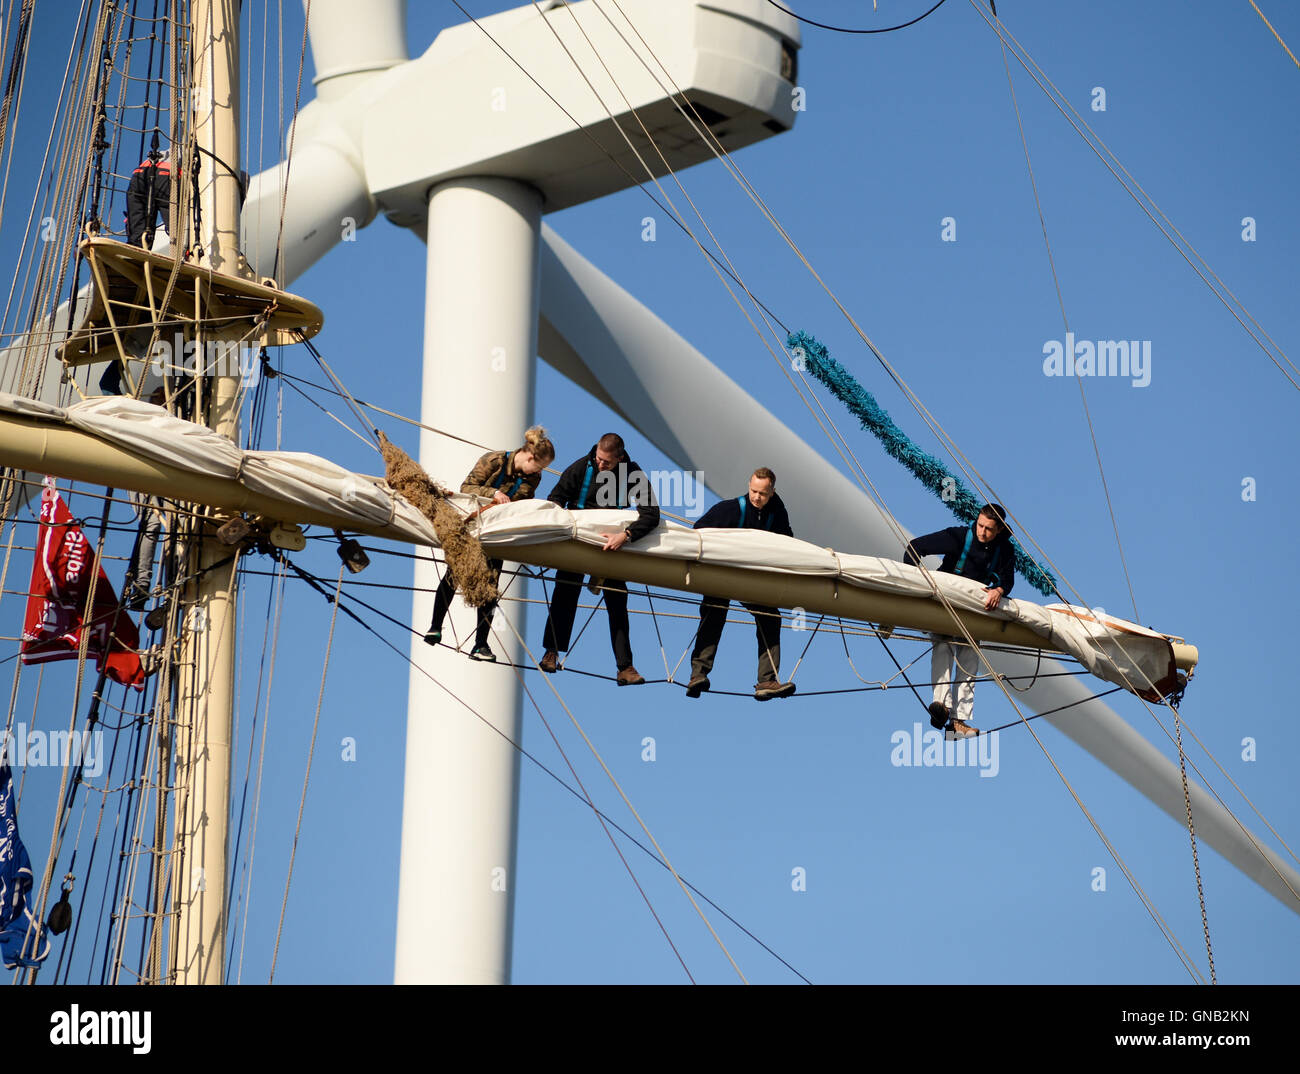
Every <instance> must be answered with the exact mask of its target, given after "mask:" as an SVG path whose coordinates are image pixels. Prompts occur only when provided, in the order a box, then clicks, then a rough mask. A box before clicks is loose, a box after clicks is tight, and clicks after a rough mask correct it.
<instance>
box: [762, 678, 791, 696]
mask: <svg viewBox="0 0 1300 1074" xmlns="http://www.w3.org/2000/svg"><path fill="white" fill-rule="evenodd" d="M792 693H794V683H792V682H777V681H776V680H775V679H768V680H767V682H760V683H759V684H758V685H757V686H755V687H754V700H755V701H771V700H772V698H774V697H789V696H790V695H791V694H792Z"/></svg>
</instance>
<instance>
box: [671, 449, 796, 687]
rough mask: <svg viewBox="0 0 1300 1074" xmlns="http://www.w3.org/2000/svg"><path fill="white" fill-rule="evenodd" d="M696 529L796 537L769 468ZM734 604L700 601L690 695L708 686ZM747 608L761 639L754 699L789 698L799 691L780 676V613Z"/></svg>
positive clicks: (705, 516)
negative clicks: (741, 494) (753, 532)
mask: <svg viewBox="0 0 1300 1074" xmlns="http://www.w3.org/2000/svg"><path fill="white" fill-rule="evenodd" d="M695 528H696V529H697V530H702V529H713V528H726V529H755V530H766V531H767V532H769V533H780V534H783V535H784V536H786V537H793V536H794V531H793V530H791V529H790V515H789V514H788V513H787V512H786V509H785V504H784V503H782V502H781V497H780V496H778V495H777V494H776V474H774V473H773V472H772V471H771V470H769V469H768V468H767V467H766V466H760V467H759V468H758V469H757V470H755V471H754V473H753V476H751V477H750V479H749V491H748V492H747V493H746V494H745V495H744V496H738V497H737V498H736V499H734V500H723V501H722V502H721V503H715V504H714V505H713V506H712V507H710V508H709V509H708V510H707V511H706V512H705V513H704V514H703V515H701V516H700V518H699V519H698V520H697V521H696V523H695ZM730 605H731V601H729V600H727V599H725V598H723V597H705V598H704V599H703V600H701V601H700V628H699V630H698V631H697V632H696V635H695V649H694V651H693V652H692V653H691V678H690V681H689V682H688V683H687V684H686V696H687V697H699V696H700V694H701V693H703V692H704V691H705V690H707V689H708V688H709V672H710V671H712V670H713V661H714V658H715V657H716V656H717V655H718V642H719V641H720V640H721V638H722V628H723V627H724V626H726V624H727V609H728V608H729V607H730ZM745 608H746V610H747V611H749V613H750V614H751V615H752V616H753V617H754V633H755V635H756V636H757V638H758V682H757V683H755V685H754V698H755V700H757V701H770V700H771V699H772V698H774V697H789V696H790V695H791V694H793V693H794V683H792V682H781V680H780V669H781V611H780V609H779V608H769V607H768V606H767V605H765V604H745Z"/></svg>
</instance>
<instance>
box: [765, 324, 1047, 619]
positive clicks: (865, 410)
mask: <svg viewBox="0 0 1300 1074" xmlns="http://www.w3.org/2000/svg"><path fill="white" fill-rule="evenodd" d="M785 342H786V346H787V347H789V348H790V351H791V353H792V354H794V355H795V356H796V357H798V356H799V355H801V354H802V356H803V359H804V366H805V368H806V369H807V370H808V372H809V373H811V374H812V375H813V376H814V377H816V378H817V379H818V380H819V381H821V382H822V383H823V384H825V385H826V387H827V388H829V389H830V390H831V392H832V393H833V394H834V395H835V398H837V399H838V400H839V401H840V402H841V403H843V404H844V405H845V406H846V407H848V408H849V410H851V411H852V412H853V413H854V415H855V416H856V417H857V419H858V420H859V421H860V422H861V423H862V427H863V428H864V429H866V430H867V432H869V433H871V434H872V435H873V436H874V437H875V438H876V439H877V440H879V441H880V442H881V443H882V444H883V445H884V446H885V450H886V451H887V452H888V453H889V454H890V455H892V456H893V457H894V458H896V459H897V460H898V461H899V462H901V463H902V464H903V465H904V466H906V467H907V468H908V469H909V470H911V471H912V473H913V474H915V475H916V477H917V478H919V479H920V481H921V483H922V484H923V485H924V486H925V487H926V488H928V489H929V490H930V491H931V492H933V493H934V494H935V495H936V496H938V497H939V498H940V499H941V500H943V501H944V503H946V504H947V505H948V507H949V508H951V509H952V513H953V514H954V515H956V516H957V517H958V518H959V519H960V520H961V521H963V522H967V523H970V522H974V521H975V519H976V517H977V516H978V515H979V510H980V508H981V507H983V506H984V504H983V502H982V501H980V500H977V499H976V498H975V496H974V494H973V493H972V492H971V491H970V489H968V488H967V487H966V484H965V482H963V481H962V479H961V478H960V477H956V476H954V475H953V474H950V473H949V472H948V468H947V467H946V466H944V464H943V463H942V462H940V461H939V460H938V459H936V458H935V457H934V456H933V455H930V454H927V453H926V452H924V451H922V450H921V449H920V448H919V447H917V446H916V445H915V444H913V443H912V441H911V440H909V439H908V438H907V434H906V433H904V432H903V430H902V429H900V428H899V427H898V426H897V425H895V424H894V422H893V420H892V419H891V418H890V417H889V415H888V414H887V413H885V411H884V410H882V409H881V407H880V405H879V404H878V403H877V402H876V400H875V399H874V398H873V397H872V395H871V393H870V392H869V391H867V390H866V389H865V388H863V387H862V385H861V384H859V383H858V382H857V381H856V380H854V379H853V376H852V375H851V374H850V373H849V372H848V371H847V370H846V369H845V368H844V367H843V366H841V365H840V364H839V362H837V361H836V360H835V359H834V358H832V357H831V356H830V353H829V352H828V351H827V350H826V348H825V347H824V346H822V344H821V343H819V342H818V341H817V340H816V339H814V338H813V337H812V336H810V335H808V333H806V332H791V333H790V335H789V336H788V337H787V338H786V341H785ZM1011 543H1012V545H1014V546H1015V549H1016V570H1018V571H1019V572H1020V574H1021V576H1022V577H1023V578H1024V579H1025V580H1026V581H1027V582H1028V583H1029V584H1030V585H1032V586H1033V587H1034V588H1035V589H1037V590H1038V591H1039V592H1040V593H1043V594H1045V595H1046V596H1051V595H1052V594H1053V593H1054V592H1055V591H1056V579H1055V578H1053V577H1052V575H1051V574H1050V573H1049V572H1048V571H1046V570H1045V569H1044V568H1042V567H1040V566H1039V565H1038V563H1036V562H1035V561H1034V560H1033V559H1031V558H1030V557H1029V556H1028V555H1027V554H1026V553H1025V550H1024V549H1023V548H1021V547H1020V544H1019V543H1018V542H1017V541H1016V539H1015V538H1014V537H1013V538H1012V539H1011Z"/></svg>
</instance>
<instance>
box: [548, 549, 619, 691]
mask: <svg viewBox="0 0 1300 1074" xmlns="http://www.w3.org/2000/svg"><path fill="white" fill-rule="evenodd" d="M601 584H602V585H603V586H604V587H605V611H606V613H607V614H608V616H609V644H610V646H611V647H612V648H613V650H614V663H615V664H616V665H617V667H618V670H619V671H622V670H623V669H624V668H630V667H631V666H632V644H631V642H629V641H628V624H627V583H626V582H615V581H612V580H610V579H609V578H606V579H605V580H604V581H603V582H602V583H601ZM581 589H582V575H581V574H574V573H573V572H572V571H556V572H555V588H554V590H553V591H552V592H551V610H550V612H549V613H548V614H547V616H546V634H545V636H544V638H543V640H542V645H543V646H544V647H545V648H546V649H554V650H555V651H556V652H560V653H563V652H568V649H569V638H570V636H571V635H572V634H573V619H574V617H575V616H576V615H577V614H578V594H579V592H580V591H581Z"/></svg>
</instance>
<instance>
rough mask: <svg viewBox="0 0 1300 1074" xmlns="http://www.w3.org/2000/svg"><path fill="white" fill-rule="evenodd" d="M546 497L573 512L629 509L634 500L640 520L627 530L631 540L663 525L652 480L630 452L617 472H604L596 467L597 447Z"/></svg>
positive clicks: (576, 464) (621, 459) (617, 467)
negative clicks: (591, 509)
mask: <svg viewBox="0 0 1300 1074" xmlns="http://www.w3.org/2000/svg"><path fill="white" fill-rule="evenodd" d="M584 486H585V492H584ZM546 498H547V499H548V500H550V501H551V503H558V504H559V505H560V506H561V507H563V508H565V509H566V510H569V511H583V510H586V509H587V508H591V507H607V508H614V507H627V506H628V505H629V504H628V501H629V499H634V500H635V501H636V512H637V517H636V521H635V522H633V523H632V525H630V526H628V527H627V536H628V540H629V541H639V540H640V539H641V538H642V537H644V536H645V535H646V534H647V533H649V532H650V531H651V530H653V529H654V528H655V527H656V526H658V525H659V505H658V504H657V503H655V494H654V489H652V488H651V487H650V479H649V478H648V477H646V475H645V472H644V471H643V470H642V469H641V467H639V466H638V465H637V464H636V463H634V462H633V461H632V460H631V459H629V458H628V457H627V452H626V451H625V452H623V455H622V458H620V459H619V461H618V463H617V465H615V467H614V469H612V470H605V471H604V472H602V471H601V470H600V468H599V467H598V466H597V465H596V445H595V444H593V445H592V446H591V451H589V452H588V453H587V457H586V458H585V459H579V460H578V461H577V462H575V463H573V464H572V465H571V466H569V467H568V469H566V470H565V471H564V473H562V474H561V475H560V480H559V481H557V482H556V483H555V488H553V489H552V490H551V494H550V495H549V496H547V497H546ZM579 499H581V500H582V502H581V503H579V502H578V500H579Z"/></svg>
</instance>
